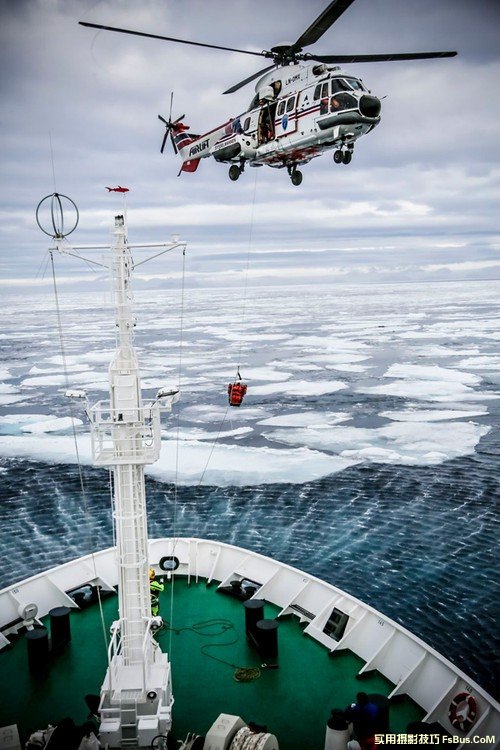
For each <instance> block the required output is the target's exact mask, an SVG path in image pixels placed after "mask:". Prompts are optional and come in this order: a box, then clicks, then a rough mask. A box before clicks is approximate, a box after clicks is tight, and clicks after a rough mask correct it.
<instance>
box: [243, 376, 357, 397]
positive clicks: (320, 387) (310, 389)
mask: <svg viewBox="0 0 500 750" xmlns="http://www.w3.org/2000/svg"><path fill="white" fill-rule="evenodd" d="M343 388H347V385H346V384H345V383H343V382H342V381H340V380H288V381H286V382H285V383H278V384H273V383H271V384H267V385H256V386H252V387H251V388H249V390H248V394H247V396H270V395H272V394H274V393H280V394H281V395H284V396H322V395H324V394H325V393H335V392H336V391H340V390H342V389H343Z"/></svg>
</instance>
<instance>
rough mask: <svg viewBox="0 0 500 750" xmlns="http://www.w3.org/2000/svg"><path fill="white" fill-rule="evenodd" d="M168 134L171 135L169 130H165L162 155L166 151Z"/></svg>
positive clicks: (161, 149)
mask: <svg viewBox="0 0 500 750" xmlns="http://www.w3.org/2000/svg"><path fill="white" fill-rule="evenodd" d="M168 134H169V130H168V129H167V130H165V135H164V136H163V140H162V142H161V148H160V154H163V152H164V150H165V144H166V142H167V138H168Z"/></svg>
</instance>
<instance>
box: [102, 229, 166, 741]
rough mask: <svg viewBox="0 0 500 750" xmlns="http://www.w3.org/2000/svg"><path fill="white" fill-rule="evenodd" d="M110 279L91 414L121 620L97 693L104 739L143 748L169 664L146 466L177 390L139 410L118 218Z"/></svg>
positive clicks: (161, 725) (125, 251) (161, 712)
mask: <svg viewBox="0 0 500 750" xmlns="http://www.w3.org/2000/svg"><path fill="white" fill-rule="evenodd" d="M114 236H115V240H114V245H113V247H112V255H111V278H112V286H113V297H114V300H113V301H114V307H115V325H116V351H115V354H114V356H113V359H112V361H111V364H110V367H109V401H108V402H98V403H97V404H96V405H95V406H94V407H92V409H91V410H90V417H91V425H92V452H93V459H94V464H95V465H97V466H109V467H111V469H112V472H113V486H114V522H115V534H116V563H117V567H118V581H119V584H118V612H119V619H118V620H117V621H116V622H114V623H113V625H112V628H111V642H110V646H109V653H108V658H109V666H108V670H107V672H106V676H105V679H104V682H103V685H102V688H101V703H100V713H101V728H100V734H101V740H102V742H103V743H106V742H107V743H109V747H110V748H123V749H124V748H146V747H148V748H149V747H150V746H151V742H152V740H153V738H155V737H157V736H158V735H163V736H165V737H166V734H167V732H168V730H169V729H170V728H171V709H172V704H173V696H172V688H171V676H170V664H169V661H168V657H167V655H166V654H163V653H162V651H161V649H160V647H159V645H158V643H157V642H156V641H155V640H154V637H153V634H154V630H155V628H157V627H158V626H159V623H158V622H157V621H156V620H155V618H152V616H151V603H150V591H149V574H148V571H149V560H148V535H147V517H146V491H145V483H144V467H145V465H146V464H151V463H154V462H155V461H156V460H157V459H158V457H159V454H160V446H161V440H160V398H161V399H162V402H161V405H162V407H163V408H167V409H170V408H171V404H172V402H173V401H174V400H176V396H177V395H178V394H177V393H170V394H169V395H168V396H167V399H168V402H167V403H165V398H164V396H163V395H162V394H159V397H157V399H156V401H155V402H154V403H152V404H146V405H143V403H142V397H141V380H140V374H139V367H138V362H137V356H136V352H135V349H134V341H133V339H134V327H135V318H134V315H133V310H132V301H133V297H132V291H131V286H130V275H131V271H132V268H133V261H132V255H131V252H130V247H129V245H128V241H127V237H126V227H125V221H124V218H123V216H121V215H120V216H116V217H115V228H114Z"/></svg>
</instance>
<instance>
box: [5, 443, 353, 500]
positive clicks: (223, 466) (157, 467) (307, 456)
mask: <svg viewBox="0 0 500 750" xmlns="http://www.w3.org/2000/svg"><path fill="white" fill-rule="evenodd" d="M78 446H79V457H80V461H81V462H82V463H84V464H89V463H90V439H89V436H88V435H84V436H79V438H78ZM177 449H178V451H179V452H178V455H177ZM212 449H213V446H212V445H210V444H209V443H201V442H200V443H199V442H196V441H192V442H188V441H186V442H179V443H177V442H174V441H172V440H170V441H168V440H167V441H163V449H162V454H161V457H160V460H159V461H158V462H157V463H156V464H154V465H152V466H150V467H148V468H147V469H146V473H147V474H149V475H150V476H152V477H154V478H156V479H158V480H160V481H163V482H173V481H174V480H175V479H176V478H177V481H178V482H179V483H181V484H187V485H190V484H199V483H201V484H204V485H217V486H221V487H225V486H232V485H237V486H245V485H257V484H274V483H286V484H302V483H304V482H310V481H314V480H316V479H320V478H322V477H325V476H328V475H329V474H333V473H336V472H339V471H342V470H343V469H345V468H347V467H349V466H352V465H353V464H355V463H356V459H350V458H342V457H338V456H329V455H326V454H324V453H321V452H318V451H315V450H310V449H308V448H304V447H301V448H292V449H290V450H286V451H283V450H276V449H274V448H250V447H245V446H241V445H225V444H223V443H220V444H217V445H216V447H215V449H214V450H212ZM0 456H2V457H4V458H27V459H31V460H35V461H44V462H47V463H57V464H75V463H77V459H76V455H75V447H74V441H73V438H72V437H70V436H54V435H43V434H42V435H26V436H18V435H10V436H8V437H0Z"/></svg>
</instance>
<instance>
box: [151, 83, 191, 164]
mask: <svg viewBox="0 0 500 750" xmlns="http://www.w3.org/2000/svg"><path fill="white" fill-rule="evenodd" d="M173 102H174V92H173V91H171V92H170V111H169V113H168V120H166V119H165V118H164V117H162V116H161V115H158V119H159V120H161V121H162V122H163V123H164V124H165V133H164V135H163V140H162V142H161V148H160V154H163V152H164V150H165V146H166V143H167V139H168V136H170V140H171V141H172V146H173V148H174V151H175V153H176V154H177V153H178V151H179V149H178V147H177V144H176V142H175V140H174V135H175V134H178V133H183V132H184V131H185V130H189V125H184V123H183V122H182V120H183V119H184V118H185V116H186V115H181V116H180V117H178V118H177V119H176V120H173V121H172V105H173Z"/></svg>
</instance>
